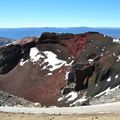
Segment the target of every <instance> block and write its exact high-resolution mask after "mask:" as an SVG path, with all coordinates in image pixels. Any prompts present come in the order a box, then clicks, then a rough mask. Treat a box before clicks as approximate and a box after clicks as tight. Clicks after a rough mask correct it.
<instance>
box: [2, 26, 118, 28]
mask: <svg viewBox="0 0 120 120" xmlns="http://www.w3.org/2000/svg"><path fill="white" fill-rule="evenodd" d="M25 28H116V29H117V28H120V27H97V26H96V27H87V26H81V27H79V26H78V27H74V26H73V27H0V29H25Z"/></svg>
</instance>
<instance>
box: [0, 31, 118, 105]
mask: <svg viewBox="0 0 120 120" xmlns="http://www.w3.org/2000/svg"><path fill="white" fill-rule="evenodd" d="M0 74H4V75H2V78H1V80H0V89H1V90H4V91H7V92H9V93H12V94H14V95H17V96H20V97H24V98H25V99H28V100H30V101H33V102H40V103H41V104H42V105H43V106H44V105H45V106H54V105H56V106H74V105H81V104H86V103H85V101H88V100H90V98H92V97H94V96H95V95H97V94H99V93H101V92H103V91H105V90H106V89H107V88H109V90H110V89H111V88H114V87H116V86H118V85H119V83H120V79H119V76H120V44H119V40H118V39H113V38H111V37H108V36H106V35H102V34H100V33H96V32H88V33H84V34H75V35H74V34H58V33H43V34H42V35H41V37H40V38H26V39H24V40H20V41H17V42H16V43H13V44H11V45H9V46H4V47H1V48H0ZM105 92H107V91H105ZM105 92H104V94H105Z"/></svg>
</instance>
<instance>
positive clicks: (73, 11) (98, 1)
mask: <svg viewBox="0 0 120 120" xmlns="http://www.w3.org/2000/svg"><path fill="white" fill-rule="evenodd" d="M0 5H1V7H0V15H1V17H0V18H1V20H0V28H24V27H81V26H86V27H120V22H119V21H120V14H119V13H120V9H119V6H120V1H119V0H84V1H83V0H76V1H75V0H59V1H57V0H1V1H0Z"/></svg>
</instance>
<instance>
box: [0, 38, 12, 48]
mask: <svg viewBox="0 0 120 120" xmlns="http://www.w3.org/2000/svg"><path fill="white" fill-rule="evenodd" d="M13 41H14V40H13V39H9V38H3V37H0V46H3V45H5V44H9V43H11V42H13Z"/></svg>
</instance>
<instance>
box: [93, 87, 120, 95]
mask: <svg viewBox="0 0 120 120" xmlns="http://www.w3.org/2000/svg"><path fill="white" fill-rule="evenodd" d="M118 88H119V85H118V86H117V87H115V88H112V89H110V87H109V88H107V89H106V90H104V91H102V92H101V93H99V94H97V95H95V96H94V97H100V96H102V95H109V94H110V93H111V92H113V91H115V90H116V89H118Z"/></svg>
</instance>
